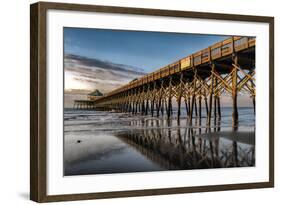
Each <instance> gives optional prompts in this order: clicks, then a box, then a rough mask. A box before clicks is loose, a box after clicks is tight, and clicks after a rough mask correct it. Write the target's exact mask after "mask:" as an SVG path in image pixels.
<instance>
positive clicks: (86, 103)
mask: <svg viewBox="0 0 281 205" xmlns="http://www.w3.org/2000/svg"><path fill="white" fill-rule="evenodd" d="M73 109H81V110H83V109H84V110H89V109H94V101H93V100H75V101H74V105H73Z"/></svg>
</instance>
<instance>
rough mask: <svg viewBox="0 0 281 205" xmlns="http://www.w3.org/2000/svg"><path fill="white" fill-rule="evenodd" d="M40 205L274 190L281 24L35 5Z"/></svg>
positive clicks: (34, 169) (34, 145)
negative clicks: (277, 28) (280, 29)
mask: <svg viewBox="0 0 281 205" xmlns="http://www.w3.org/2000/svg"><path fill="white" fill-rule="evenodd" d="M30 22H31V24H30V40H31V48H30V49H31V50H30V62H31V74H30V75H31V87H30V88H31V90H30V91H31V105H30V108H31V112H30V117H31V138H30V139H31V140H30V142H31V144H30V145H31V150H30V159H31V166H30V172H31V173H30V176H31V177H30V178H31V183H30V192H31V195H30V196H31V199H32V200H34V201H37V202H51V201H64V200H83V199H97V198H110V197H129V196H145V195H158V194H176V193H189V192H206V191H220V190H234V189H249V188H265V187H273V185H274V133H273V126H274V123H273V121H274V104H273V102H274V94H273V93H274V87H273V85H274V82H273V72H274V70H273V69H274V68H273V66H274V65H273V63H274V19H273V17H264V16H247V15H233V14H231V15H230V14H216V13H200V12H187V11H172V10H156V9H141V8H124V7H108V6H96V5H95V6H94V5H80V4H62V3H47V2H44V3H42V2H40V3H36V4H32V5H31V18H30Z"/></svg>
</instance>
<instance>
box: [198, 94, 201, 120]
mask: <svg viewBox="0 0 281 205" xmlns="http://www.w3.org/2000/svg"><path fill="white" fill-rule="evenodd" d="M198 101H199V102H198V103H199V120H200V121H201V118H202V96H201V95H199V98H198ZM200 124H201V123H200Z"/></svg>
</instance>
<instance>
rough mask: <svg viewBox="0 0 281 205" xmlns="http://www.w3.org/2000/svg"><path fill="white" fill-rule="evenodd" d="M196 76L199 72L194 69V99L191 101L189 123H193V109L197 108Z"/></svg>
mask: <svg viewBox="0 0 281 205" xmlns="http://www.w3.org/2000/svg"><path fill="white" fill-rule="evenodd" d="M196 75H197V70H196V69H194V74H193V90H192V99H191V109H190V113H189V123H190V124H191V123H192V118H193V109H194V107H195V103H196V102H195V101H196V81H197V80H196Z"/></svg>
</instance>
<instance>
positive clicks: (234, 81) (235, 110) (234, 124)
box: [232, 55, 238, 128]
mask: <svg viewBox="0 0 281 205" xmlns="http://www.w3.org/2000/svg"><path fill="white" fill-rule="evenodd" d="M233 61H234V64H235V65H237V64H238V57H237V55H234V56H233ZM232 69H233V70H232V71H233V72H232V108H233V111H232V127H235V128H236V127H237V126H238V108H237V68H236V66H233V68H232Z"/></svg>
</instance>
